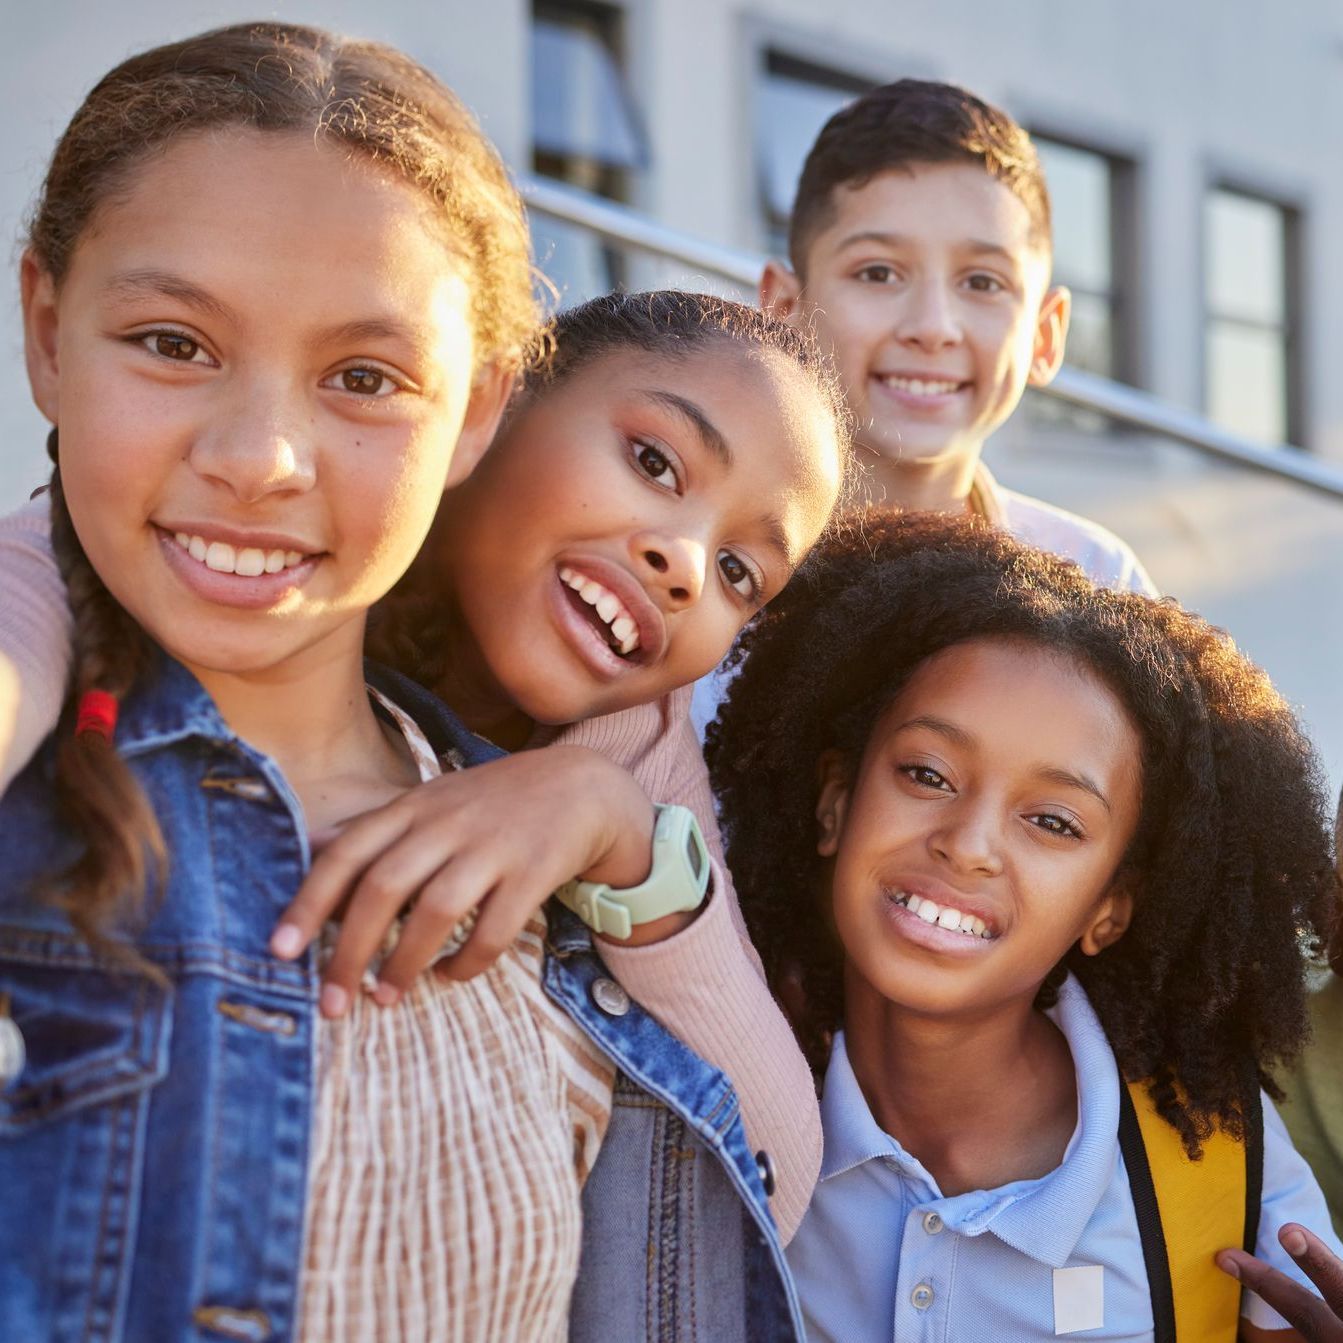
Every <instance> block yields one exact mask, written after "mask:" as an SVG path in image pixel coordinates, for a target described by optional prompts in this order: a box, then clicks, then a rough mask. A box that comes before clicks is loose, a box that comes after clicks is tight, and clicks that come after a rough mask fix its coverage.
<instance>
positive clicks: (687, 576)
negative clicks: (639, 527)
mask: <svg viewBox="0 0 1343 1343" xmlns="http://www.w3.org/2000/svg"><path fill="white" fill-rule="evenodd" d="M630 558H631V559H632V560H633V562H634V566H635V573H636V574H637V575H638V577H639V579H640V581H641V582H642V583H643V585H644V586H645V587H646V588H647V589H648V591H649V594H650V595H651V596H652V598H653V600H654V601H655V602H657V603H658V604H659V605H660V606H661V607H662V608H663V609H664V610H666V611H679V610H682V609H683V608H685V607H687V606H693V605H694V604H695V603H696V602H697V601H699V599H700V597H701V596H702V595H703V592H704V580H705V575H706V573H707V570H708V555H707V552H706V550H705V548H704V546H703V544H702V543H701V542H699V541H696V540H694V539H693V538H691V537H687V536H672V535H670V534H668V533H665V532H660V531H652V530H649V531H642V532H639V533H637V534H636V535H634V536H632V537H631V538H630Z"/></svg>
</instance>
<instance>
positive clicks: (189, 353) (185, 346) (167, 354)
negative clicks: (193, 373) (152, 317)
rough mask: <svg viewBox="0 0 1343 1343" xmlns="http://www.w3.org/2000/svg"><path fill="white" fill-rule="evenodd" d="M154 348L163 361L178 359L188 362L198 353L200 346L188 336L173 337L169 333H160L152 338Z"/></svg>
mask: <svg viewBox="0 0 1343 1343" xmlns="http://www.w3.org/2000/svg"><path fill="white" fill-rule="evenodd" d="M154 348H155V350H157V351H158V352H159V354H161V355H162V356H163V357H164V358H165V359H180V360H182V362H183V363H187V362H190V361H191V360H192V359H194V358H195V357H196V355H197V353H198V352H199V351H200V346H199V345H198V344H197V343H196V342H195V341H194V340H192V339H191V337H190V336H175V335H173V333H172V332H171V331H160V332H159V334H158V335H157V336H155V337H154Z"/></svg>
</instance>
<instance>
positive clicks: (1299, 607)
mask: <svg viewBox="0 0 1343 1343" xmlns="http://www.w3.org/2000/svg"><path fill="white" fill-rule="evenodd" d="M618 7H619V8H620V9H621V10H622V11H623V13H624V15H625V38H626V48H627V55H628V60H627V75H628V80H629V85H630V90H631V93H632V96H633V98H634V100H635V102H636V104H637V106H638V107H639V109H640V111H641V113H642V117H643V120H644V122H645V124H646V127H647V130H648V135H649V139H650V144H651V155H650V158H651V166H650V168H649V169H648V170H647V171H646V172H644V173H641V174H639V175H638V176H637V178H636V180H635V181H634V182H633V183H632V199H633V203H634V204H635V205H637V206H638V207H639V208H641V209H643V210H646V211H647V212H648V213H650V214H651V215H653V216H654V217H656V218H658V219H659V220H661V221H663V222H664V223H667V224H669V225H672V226H675V227H677V228H681V229H685V230H687V231H689V232H692V233H696V234H699V235H701V236H704V237H707V238H710V239H712V240H714V241H717V242H722V243H727V244H731V245H734V246H738V247H757V246H759V245H760V244H761V242H762V237H763V235H762V230H761V222H760V216H759V209H758V184H757V177H756V166H755V165H756V153H755V146H756V137H757V133H758V127H757V125H756V107H755V96H754V95H755V88H756V84H755V81H756V79H757V78H758V75H759V71H760V69H761V65H762V53H763V51H764V49H765V48H766V47H767V46H771V45H772V46H774V47H776V48H778V49H780V50H783V51H786V52H788V53H789V54H791V55H793V56H795V57H799V58H804V59H808V60H810V61H812V62H814V63H817V64H820V65H826V66H831V67H834V68H838V69H842V70H847V71H849V72H851V73H853V74H855V75H858V76H862V77H865V78H869V79H873V80H884V79H888V78H896V77H899V76H901V75H907V74H912V75H917V76H922V77H931V78H944V79H951V80H956V81H959V82H962V83H964V84H966V85H968V86H969V87H971V88H973V89H975V90H976V91H977V92H979V93H980V94H982V95H983V96H985V97H987V98H988V99H989V100H990V101H994V102H998V103H1001V104H1002V105H1003V106H1005V107H1006V108H1008V109H1009V110H1010V111H1012V112H1013V113H1014V114H1015V115H1017V116H1018V117H1019V118H1020V119H1022V120H1023V121H1025V122H1027V123H1029V124H1032V125H1034V126H1037V127H1040V128H1042V129H1049V130H1053V131H1054V132H1055V133H1057V134H1060V135H1064V136H1071V137H1074V138H1076V139H1078V140H1081V141H1083V142H1088V143H1091V144H1093V145H1094V146H1095V147H1096V148H1098V149H1105V150H1109V151H1110V152H1115V153H1120V154H1123V155H1126V156H1128V157H1131V158H1132V159H1134V160H1135V161H1136V162H1137V163H1138V165H1139V169H1138V182H1137V191H1138V201H1139V204H1138V223H1137V229H1138V240H1137V242H1138V255H1139V257H1140V259H1141V271H1140V274H1139V275H1138V276H1137V288H1138V306H1137V312H1136V323H1137V333H1138V345H1139V351H1138V353H1139V360H1138V368H1139V373H1140V376H1141V380H1142V381H1143V383H1144V384H1145V385H1146V386H1147V387H1148V388H1149V389H1150V390H1151V391H1153V392H1154V393H1156V394H1157V395H1158V396H1161V397H1164V398H1167V399H1169V400H1171V401H1173V402H1176V403H1178V404H1180V405H1184V406H1189V407H1195V408H1197V407H1199V406H1200V405H1201V404H1202V397H1203V357H1202V343H1203V331H1202V282H1201V270H1202V264H1203V255H1202V225H1203V206H1204V196H1205V191H1206V189H1207V187H1208V185H1209V184H1210V183H1211V182H1213V181H1214V180H1218V179H1221V178H1228V177H1229V178H1231V179H1233V180H1234V181H1235V183H1236V184H1237V185H1239V186H1241V187H1244V188H1247V189H1257V190H1259V191H1261V192H1264V193H1265V194H1268V195H1271V196H1275V197H1277V198H1279V199H1280V200H1282V201H1283V202H1285V203H1288V204H1291V205H1293V206H1295V207H1297V208H1299V209H1300V210H1301V211H1302V214H1303V219H1304V228H1303V254H1302V271H1303V280H1304V293H1303V296H1302V297H1303V334H1304V357H1305V360H1306V374H1307V376H1306V381H1305V387H1306V400H1305V406H1304V420H1305V429H1306V438H1307V441H1308V443H1309V446H1310V448H1311V449H1312V450H1313V451H1315V452H1317V453H1319V454H1320V455H1321V456H1323V457H1326V458H1328V459H1331V460H1335V461H1338V462H1339V463H1340V464H1341V465H1343V378H1340V377H1337V376H1335V374H1334V370H1337V369H1339V368H1343V317H1341V316H1340V307H1341V306H1343V247H1339V246H1338V243H1337V240H1338V239H1339V238H1343V174H1340V173H1339V172H1338V165H1339V164H1340V163H1343V11H1340V10H1339V8H1338V6H1337V3H1336V0H1284V3H1282V4H1279V5H1274V6H1269V5H1265V4H1263V3H1262V0H1085V3H1079V2H1078V0H1014V3H1012V4H1003V3H1001V0H962V3H961V4H958V5H954V6H951V5H944V4H934V3H931V0H917V2H915V0H905V2H904V3H898V2H897V0H824V2H823V3H819V4H818V3H817V0H623V3H618ZM261 10H262V7H261V6H258V5H255V4H251V3H246V2H245V0H243V2H241V3H233V2H232V0H229V2H228V3H223V2H219V3H205V2H203V0H183V2H182V3H179V4H178V5H176V6H174V7H172V8H171V9H167V10H165V8H164V7H163V6H162V5H161V4H157V3H150V2H149V0H120V3H118V4H116V5H105V4H100V3H94V2H93V0H87V2H86V3H76V2H75V0H48V3H46V4H43V5H40V6H39V5H20V4H18V3H16V0H4V24H5V35H6V43H5V48H4V52H3V54H0V118H2V119H3V124H4V125H5V127H6V134H5V136H4V137H3V138H0V237H3V238H6V239H13V240H17V239H18V238H19V236H20V232H21V219H22V216H23V212H24V210H25V209H26V208H27V205H28V203H29V201H30V200H31V197H32V194H33V192H34V190H35V188H36V185H37V183H38V181H39V179H40V176H41V173H42V170H43V167H44V164H45V159H46V156H47V155H48V153H49V152H50V148H51V146H52V144H53V142H54V139H55V136H56V134H57V133H58V131H59V129H60V128H61V127H62V126H63V125H64V123H65V121H66V119H67V118H68V117H69V115H70V113H71V112H72V111H73V110H74V108H75V106H76V105H77V103H78V100H79V98H80V97H81V95H82V93H83V92H84V91H85V90H86V89H87V88H88V86H89V85H90V84H91V83H92V82H93V81H94V80H95V79H96V78H97V76H98V75H100V74H101V73H102V72H103V71H105V70H106V69H107V68H109V67H110V66H111V65H112V64H114V63H115V62H116V61H117V60H119V59H121V58H122V57H123V56H124V55H126V54H128V53H129V52H131V51H133V50H136V49H139V48H141V47H143V46H146V45H150V44H152V43H154V42H158V41H164V40H168V39H170V38H173V37H178V36H182V35H184V34H186V33H189V32H192V31H195V30H198V29H201V28H204V27H206V26H210V25H214V24H218V23H223V22H230V21H236V20H240V19H244V18H252V17H257V16H258V11H261ZM262 12H263V13H264V11H262ZM530 13H531V10H530V3H529V0H488V3H486V4H481V3H480V2H479V0H438V3H435V4H432V5H430V4H427V3H424V0H383V3H382V4H380V5H378V6H376V7H369V6H367V5H364V4H355V3H353V0H295V2H294V3H286V4H282V5H278V6H275V7H274V8H272V9H271V10H270V14H271V15H272V16H278V17H283V18H292V19H295V20H299V21H305V22H316V23H321V24H325V25H327V26H330V27H335V28H342V29H345V30H348V31H351V32H356V33H359V34H361V35H366V36H369V37H376V38H381V39H384V40H387V41H390V42H393V43H396V44H398V45H401V46H403V47H405V48H406V49H407V50H408V51H409V52H411V53H412V54H413V55H415V56H417V57H418V58H420V59H421V60H424V61H425V62H426V63H427V64H429V65H430V66H431V67H433V68H434V69H435V70H437V71H438V72H439V73H440V74H441V75H442V76H443V77H444V78H445V79H446V80H447V81H448V82H449V83H450V84H452V85H453V86H454V87H455V88H456V89H457V90H458V92H459V93H461V94H462V96H463V97H464V98H465V99H466V100H467V102H468V103H470V104H471V105H472V106H473V107H474V108H475V110H476V112H477V114H478V115H479V116H480V117H481V119H482V122H483V124H484V126H485V129H486V131H487V132H488V133H489V134H490V135H491V136H492V137H493V138H494V140H495V142H496V143H497V144H498V145H499V146H500V148H501V150H502V151H503V153H504V155H505V157H506V158H507V159H508V160H509V161H510V163H512V164H513V165H514V166H515V167H517V168H519V169H522V170H525V169H526V168H527V167H528V164H529V153H530V143H529V141H530V135H529V123H528V117H529V87H528V83H529V71H528V65H527V62H528V33H529V24H530ZM165 204H166V205H167V204H168V203H165ZM15 255H17V241H16V246H15ZM652 275H660V276H661V277H663V282H666V277H668V276H669V275H670V276H671V277H672V278H675V279H680V280H683V281H684V280H693V278H694V277H689V276H680V275H676V274H675V272H674V271H673V272H668V271H666V270H665V269H664V270H662V271H656V270H650V269H648V268H647V267H642V268H639V269H636V270H635V271H634V272H633V277H634V278H635V280H636V281H638V282H648V279H649V277H650V276H652ZM0 312H3V314H4V318H5V320H4V322H3V325H0V352H3V353H4V354H6V355H8V356H9V359H10V361H11V367H12V368H13V370H14V372H13V376H12V377H11V380H10V385H9V393H8V395H7V396H4V397H0V444H3V447H0V507H6V506H9V505H12V504H13V503H14V502H16V501H17V500H19V499H21V498H22V497H24V496H25V495H26V494H27V492H28V490H29V489H30V488H31V487H32V486H33V485H34V484H36V483H38V482H40V481H41V480H42V479H43V478H44V477H45V474H46V466H45V462H44V458H43V453H42V439H43V436H44V426H43V425H42V424H41V421H40V420H39V418H38V417H37V415H36V413H35V412H34V411H33V410H32V409H31V407H30V406H29V404H28V397H27V390H26V386H25V384H24V379H23V376H22V372H21V368H22V349H21V341H20V336H19V324H18V312H17V293H16V289H15V286H14V283H13V280H12V278H11V279H9V280H7V281H5V282H4V285H3V288H0ZM1000 439H1001V441H1000V442H996V443H995V444H993V445H992V447H991V454H990V455H991V459H992V460H993V461H994V463H995V466H996V467H997V469H998V470H999V472H1000V474H1001V475H1002V476H1003V477H1004V478H1005V479H1007V480H1008V481H1009V482H1011V483H1013V484H1017V485H1019V486H1020V487H1022V488H1026V489H1028V490H1031V491H1032V492H1035V493H1038V494H1041V495H1043V496H1045V497H1048V498H1052V499H1054V500H1056V501H1057V502H1060V503H1063V504H1065V505H1068V506H1072V507H1076V508H1078V509H1080V510H1082V511H1085V512H1089V513H1091V514H1093V515H1095V516H1097V517H1099V518H1100V519H1101V520H1102V521H1106V522H1108V523H1110V525H1112V526H1114V527H1115V528H1116V529H1117V530H1119V531H1121V532H1122V533H1123V534H1125V535H1126V536H1128V538H1129V539H1130V540H1132V541H1133V542H1134V544H1135V545H1136V546H1137V548H1138V549H1139V551H1140V553H1142V554H1143V556H1144V558H1145V559H1146V560H1147V561H1148V563H1149V566H1150V568H1151V569H1152V571H1153V573H1154V575H1155V577H1156V578H1157V580H1158V582H1159V583H1160V584H1161V585H1162V586H1163V587H1165V588H1166V589H1167V590H1170V591H1173V592H1175V593H1177V594H1179V595H1180V596H1181V597H1182V598H1183V599H1184V600H1185V601H1186V603H1187V604H1189V605H1191V606H1193V607H1195V608H1196V609H1199V610H1202V611H1204V612H1206V613H1207V614H1208V615H1209V616H1210V617H1212V618H1213V619H1215V620H1218V621H1219V622H1221V623H1224V624H1226V625H1227V626H1228V627H1229V628H1231V629H1232V630H1233V631H1234V632H1235V633H1236V635H1237V637H1238V639H1239V640H1240V641H1241V642H1242V644H1243V645H1244V646H1246V647H1247V648H1248V649H1249V650H1250V651H1251V653H1252V654H1253V655H1255V656H1256V657H1257V658H1258V659H1259V660H1261V661H1262V662H1264V663H1265V665H1266V666H1267V667H1268V668H1269V670H1270V671H1271V672H1272V673H1273V674H1274V676H1275V678H1276V679H1277V680H1278V681H1279V683H1280V684H1281V685H1282V687H1283V688H1284V690H1285V691H1286V693H1287V694H1288V695H1289V696H1290V697H1291V698H1292V699H1293V700H1294V701H1296V702H1297V703H1298V704H1300V705H1301V706H1302V707H1303V710H1304V712H1305V714H1306V717H1307V720H1308V723H1309V726H1310V727H1311V729H1312V731H1313V732H1314V734H1315V736H1316V738H1317V740H1318V741H1319V743H1320V745H1321V747H1322V749H1323V751H1324V753H1325V756H1326V759H1327V761H1328V763H1329V765H1330V768H1331V770H1332V772H1333V774H1334V777H1335V779H1336V780H1343V595H1341V587H1343V585H1340V583H1339V581H1338V578H1337V575H1338V574H1339V573H1340V572H1343V505H1340V504H1337V503H1328V502H1325V501H1322V500H1318V499H1314V498H1311V497H1309V496H1307V495H1306V494H1305V493H1304V492H1302V491H1300V490H1299V489H1296V488H1293V487H1289V486H1283V485H1279V484H1276V483H1274V482H1269V481H1266V480H1263V479H1261V478H1255V477H1251V476H1249V475H1247V474H1244V473H1238V472H1235V471H1227V470H1225V469H1221V468H1216V467H1211V466H1208V465H1206V464H1204V463H1202V462H1201V461H1200V459H1198V458H1197V457H1195V456H1193V455H1191V454H1190V453H1189V452H1188V451H1186V450H1183V449H1175V448H1170V447H1168V446H1162V445H1151V444H1144V443H1140V442H1137V441H1135V440H1133V439H1130V438H1124V437H1102V438H1099V439H1097V438H1087V437H1086V436H1083V435H1079V434H1077V433H1076V432H1070V431H1062V430H1057V429H1041V428H1039V427H1037V426H1034V425H1032V424H1031V423H1030V421H1029V420H1027V419H1026V418H1025V417H1019V418H1018V419H1017V420H1015V421H1014V422H1013V424H1012V425H1010V426H1009V427H1008V429H1007V430H1005V431H1004V433H1003V434H1002V435H1000Z"/></svg>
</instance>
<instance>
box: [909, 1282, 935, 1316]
mask: <svg viewBox="0 0 1343 1343" xmlns="http://www.w3.org/2000/svg"><path fill="white" fill-rule="evenodd" d="M909 1300H910V1303H911V1304H912V1305H913V1307H914V1309H915V1310H927V1309H928V1307H929V1306H931V1305H932V1304H933V1289H932V1288H931V1287H929V1286H928V1284H927V1283H926V1282H921V1283H919V1285H918V1286H917V1287H916V1288H915V1289H914V1290H913V1291H912V1292H910V1294H909Z"/></svg>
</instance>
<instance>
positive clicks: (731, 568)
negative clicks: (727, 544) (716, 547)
mask: <svg viewBox="0 0 1343 1343" xmlns="http://www.w3.org/2000/svg"><path fill="white" fill-rule="evenodd" d="M718 572H719V573H721V574H722V575H723V578H724V579H725V580H726V582H727V585H728V587H730V588H732V589H734V590H735V591H736V592H737V593H738V594H739V595H740V596H742V597H745V598H746V600H747V601H752V600H754V598H755V596H756V579H755V575H754V574H753V573H752V572H751V571H750V569H748V568H747V567H746V565H745V564H744V563H743V562H742V561H741V560H740V559H738V557H737V556H736V555H734V554H733V553H732V552H731V551H730V550H720V551H719V552H718Z"/></svg>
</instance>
